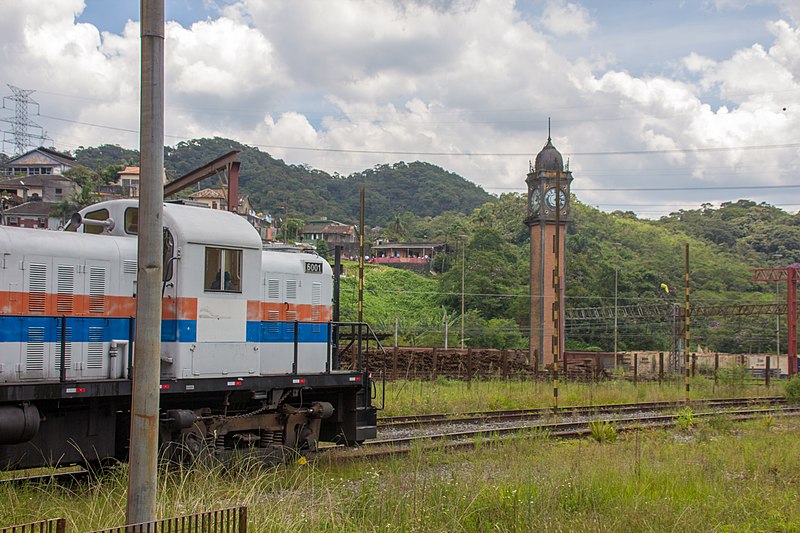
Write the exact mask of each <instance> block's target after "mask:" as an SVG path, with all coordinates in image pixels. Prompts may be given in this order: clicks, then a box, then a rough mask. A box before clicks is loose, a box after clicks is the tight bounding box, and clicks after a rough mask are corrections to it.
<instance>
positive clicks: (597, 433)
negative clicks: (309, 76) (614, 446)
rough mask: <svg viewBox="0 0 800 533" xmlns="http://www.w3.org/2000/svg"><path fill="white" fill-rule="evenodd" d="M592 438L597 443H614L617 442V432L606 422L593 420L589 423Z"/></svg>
mask: <svg viewBox="0 0 800 533" xmlns="http://www.w3.org/2000/svg"><path fill="white" fill-rule="evenodd" d="M589 430H590V431H591V432H592V438H593V439H594V440H596V441H597V442H614V441H615V440H617V430H616V428H614V426H613V425H611V422H609V421H608V420H593V421H591V422H589Z"/></svg>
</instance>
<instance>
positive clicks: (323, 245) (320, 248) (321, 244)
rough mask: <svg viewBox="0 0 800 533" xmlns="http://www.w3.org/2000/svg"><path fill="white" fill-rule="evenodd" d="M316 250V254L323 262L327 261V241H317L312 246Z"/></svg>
mask: <svg viewBox="0 0 800 533" xmlns="http://www.w3.org/2000/svg"><path fill="white" fill-rule="evenodd" d="M314 245H315V246H316V248H317V254H319V256H320V257H321V258H323V259H324V260H326V261H327V260H328V256H329V255H330V250H329V249H328V241H326V240H325V239H319V240H318V241H316V242H315V244H314Z"/></svg>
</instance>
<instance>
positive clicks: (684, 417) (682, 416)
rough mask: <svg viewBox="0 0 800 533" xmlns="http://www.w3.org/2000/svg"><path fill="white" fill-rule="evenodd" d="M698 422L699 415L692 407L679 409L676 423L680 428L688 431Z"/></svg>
mask: <svg viewBox="0 0 800 533" xmlns="http://www.w3.org/2000/svg"><path fill="white" fill-rule="evenodd" d="M696 422H697V417H696V416H695V414H694V411H692V408H691V407H684V408H683V409H681V410H680V411H678V414H677V416H676V417H675V425H676V426H677V427H678V429H681V430H684V431H687V430H689V429H691V428H692V427H694V425H695V423H696Z"/></svg>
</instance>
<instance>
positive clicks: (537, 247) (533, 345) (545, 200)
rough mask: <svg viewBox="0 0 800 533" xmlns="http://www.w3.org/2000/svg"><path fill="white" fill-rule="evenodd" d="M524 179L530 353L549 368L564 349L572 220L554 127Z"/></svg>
mask: <svg viewBox="0 0 800 533" xmlns="http://www.w3.org/2000/svg"><path fill="white" fill-rule="evenodd" d="M548 129H549V128H548ZM525 183H527V185H528V216H527V217H526V218H525V224H527V226H528V227H529V228H530V230H531V339H530V353H529V355H530V360H531V361H533V358H534V356H536V357H538V364H539V368H544V367H545V366H547V365H551V364H552V363H553V362H554V361H560V360H561V359H562V358H561V357H558V355H559V354H562V353H563V351H564V327H563V324H564V272H565V268H564V263H565V261H564V257H565V255H564V244H565V242H566V228H567V224H568V223H569V222H570V221H571V220H572V216H571V210H570V184H571V183H572V172H570V171H569V168H568V167H567V168H566V169H565V168H564V160H563V158H562V157H561V153H560V152H559V151H558V150H556V147H555V146H553V142H552V140H551V139H550V135H549V132H548V136H547V144H545V145H544V148H542V151H541V152H539V154H538V155H537V156H536V162H535V163H534V165H532V166H531V167H530V168H529V171H528V176H527V178H525ZM556 294H558V295H559V297H558V298H556ZM559 324H561V327H558V325H559Z"/></svg>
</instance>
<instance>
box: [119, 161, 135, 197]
mask: <svg viewBox="0 0 800 533" xmlns="http://www.w3.org/2000/svg"><path fill="white" fill-rule="evenodd" d="M117 181H118V182H119V184H120V186H122V190H123V191H124V192H125V193H127V196H128V198H138V197H139V167H125V168H124V169H122V170H120V171H119V172H118V173H117Z"/></svg>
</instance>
